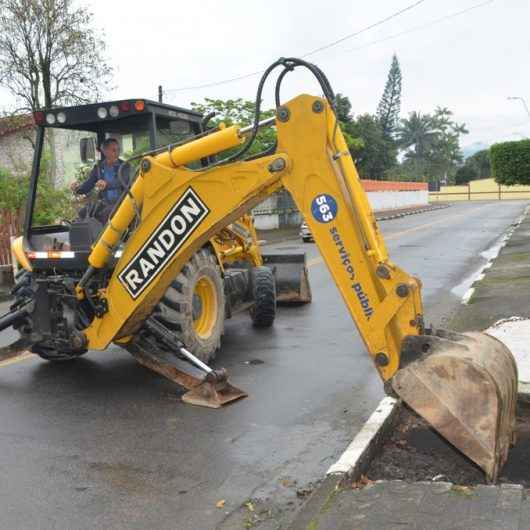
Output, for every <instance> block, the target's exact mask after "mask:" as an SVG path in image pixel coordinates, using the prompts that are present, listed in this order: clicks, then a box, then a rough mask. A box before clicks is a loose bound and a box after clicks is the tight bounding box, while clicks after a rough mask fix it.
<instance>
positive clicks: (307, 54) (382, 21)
mask: <svg viewBox="0 0 530 530" xmlns="http://www.w3.org/2000/svg"><path fill="white" fill-rule="evenodd" d="M424 1H425V0H418V2H416V3H414V4H411V5H409V6H407V7H405V8H404V9H401V10H400V11H396V12H395V13H393V14H392V15H390V16H388V17H386V18H383V19H381V20H379V21H378V22H375V23H374V24H371V25H370V26H366V27H365V28H363V29H360V30H359V31H356V32H355V33H350V34H349V35H346V36H345V37H342V38H341V39H338V40H336V41H333V42H330V43H329V44H326V45H324V46H320V48H316V49H314V50H312V51H310V52H308V53H305V54H304V55H302V59H304V58H305V57H309V56H310V55H314V54H315V53H318V52H321V51H324V50H327V49H328V48H331V47H332V46H336V45H337V44H340V43H341V42H344V41H345V40H348V39H352V38H353V37H357V36H358V35H361V33H365V32H366V31H368V30H370V29H373V28H375V27H377V26H380V25H381V24H384V23H385V22H388V21H389V20H392V19H393V18H396V17H398V16H399V15H401V14H402V13H405V12H406V11H409V10H410V9H413V8H415V7H417V6H419V5H420V4H423V2H424Z"/></svg>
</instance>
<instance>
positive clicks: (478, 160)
mask: <svg viewBox="0 0 530 530" xmlns="http://www.w3.org/2000/svg"><path fill="white" fill-rule="evenodd" d="M465 163H466V165H469V166H471V167H473V169H474V170H475V172H476V173H477V178H478V179H486V178H489V177H491V163H490V155H489V149H482V151H477V152H476V153H475V154H473V155H471V156H470V157H469V158H467V159H466V162H465Z"/></svg>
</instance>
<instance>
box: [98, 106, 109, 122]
mask: <svg viewBox="0 0 530 530" xmlns="http://www.w3.org/2000/svg"><path fill="white" fill-rule="evenodd" d="M107 114H108V112H107V109H106V108H105V107H99V109H98V118H101V119H102V120H104V119H105V118H106V117H107Z"/></svg>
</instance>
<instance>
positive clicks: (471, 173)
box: [455, 164, 478, 184]
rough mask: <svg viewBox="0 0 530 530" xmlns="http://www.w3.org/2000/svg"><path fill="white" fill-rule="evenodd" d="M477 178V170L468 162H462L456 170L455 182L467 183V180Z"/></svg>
mask: <svg viewBox="0 0 530 530" xmlns="http://www.w3.org/2000/svg"><path fill="white" fill-rule="evenodd" d="M477 178H478V173H477V170H476V169H475V168H474V167H473V166H471V165H469V164H464V165H463V166H462V167H459V168H458V169H457V170H456V174H455V184H467V183H468V182H470V181H472V180H476V179H477Z"/></svg>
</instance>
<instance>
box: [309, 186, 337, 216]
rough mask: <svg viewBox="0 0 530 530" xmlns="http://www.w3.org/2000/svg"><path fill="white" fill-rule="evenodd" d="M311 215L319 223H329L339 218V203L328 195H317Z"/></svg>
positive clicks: (312, 205) (312, 204)
mask: <svg viewBox="0 0 530 530" xmlns="http://www.w3.org/2000/svg"><path fill="white" fill-rule="evenodd" d="M311 213H312V214H313V217H314V218H315V219H316V220H317V221H318V222H319V223H329V222H330V221H333V219H335V217H337V201H336V200H335V199H334V198H333V197H332V196H331V195H328V194H327V193H322V195H317V196H316V197H315V198H314V199H313V202H312V203H311Z"/></svg>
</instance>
